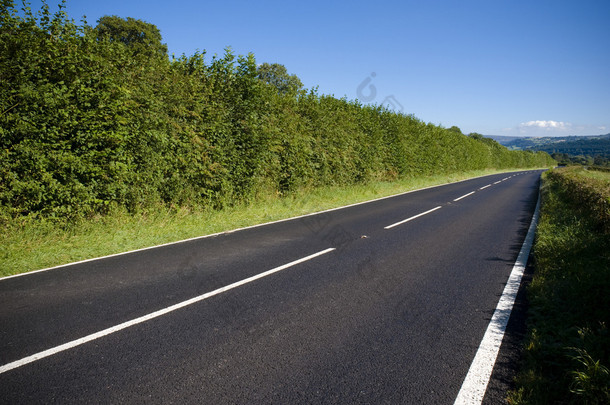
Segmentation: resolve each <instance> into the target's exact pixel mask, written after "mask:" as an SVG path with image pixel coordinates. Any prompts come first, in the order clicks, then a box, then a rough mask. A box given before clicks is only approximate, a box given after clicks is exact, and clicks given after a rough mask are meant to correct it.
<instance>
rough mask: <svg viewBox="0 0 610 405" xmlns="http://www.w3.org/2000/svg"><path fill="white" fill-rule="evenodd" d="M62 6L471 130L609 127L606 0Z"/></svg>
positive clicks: (141, 1) (190, 49)
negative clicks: (279, 67)
mask: <svg viewBox="0 0 610 405" xmlns="http://www.w3.org/2000/svg"><path fill="white" fill-rule="evenodd" d="M56 3H59V0H56V1H53V0H50V1H49V5H50V6H51V8H52V9H53V10H55V9H56V7H55V6H54V5H55V4H56ZM32 4H33V7H34V8H36V7H37V5H38V4H40V0H36V1H33V2H32ZM66 10H67V13H68V15H69V16H70V17H72V18H74V19H75V20H80V19H81V17H82V16H86V19H87V21H88V23H89V24H90V25H95V24H96V21H97V20H98V19H99V18H100V17H101V16H103V15H118V16H121V17H133V18H138V19H141V20H144V21H147V22H149V23H152V24H155V25H156V26H157V27H158V28H159V29H160V30H161V34H162V35H163V41H164V42H165V43H166V44H167V45H168V48H169V52H170V54H171V53H174V54H176V56H179V55H181V54H183V53H184V54H186V55H192V54H193V53H194V52H195V51H197V50H199V51H204V50H205V51H206V52H207V54H208V55H210V56H211V55H213V54H223V53H224V49H225V48H226V47H227V46H230V47H231V48H232V49H233V51H234V52H235V53H237V54H247V53H249V52H252V53H254V55H255V57H256V60H257V62H258V63H263V62H269V63H281V64H283V65H285V66H286V68H287V69H288V71H289V72H291V73H295V74H296V75H297V76H299V77H300V78H301V80H302V82H303V83H304V84H305V86H306V87H308V88H311V87H314V86H319V92H320V93H323V94H333V95H335V96H336V97H343V96H346V97H347V98H348V99H356V98H358V99H360V100H362V101H366V102H368V103H377V104H381V103H385V104H386V105H388V106H390V107H392V108H394V109H395V110H397V111H401V112H403V113H405V114H413V115H415V116H416V117H417V118H419V119H421V120H423V121H425V122H432V123H434V124H440V125H443V126H445V127H450V126H453V125H457V126H458V127H460V128H461V129H462V131H463V132H464V133H469V132H479V133H482V134H485V135H513V136H565V135H597V134H606V133H609V132H610V23H609V21H610V1H607V0H574V1H562V0H554V1H545V0H528V1H521V0H482V1H473V0H460V1H458V0H455V1H449V0H445V1H443V0H420V1H377V2H374V1H336V2H331V1H318V0H312V1H306V2H305V1H301V2H294V3H293V2H288V1H265V0H259V1H235V0H223V1H201V0H174V1H167V0H164V1H159V0H103V1H99V0H67V8H66Z"/></svg>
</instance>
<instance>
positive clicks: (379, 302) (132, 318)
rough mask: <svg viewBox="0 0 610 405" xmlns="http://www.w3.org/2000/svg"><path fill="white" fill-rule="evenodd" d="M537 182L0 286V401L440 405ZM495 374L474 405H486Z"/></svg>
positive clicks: (499, 279)
mask: <svg viewBox="0 0 610 405" xmlns="http://www.w3.org/2000/svg"><path fill="white" fill-rule="evenodd" d="M539 177H540V172H539V171H526V172H516V173H510V174H502V175H493V176H487V177H482V178H477V179H472V180H468V181H464V182H460V183H454V184H450V185H445V186H440V187H434V188H430V189H425V190H421V191H417V192H412V193H407V194H403V195H400V196H395V197H392V198H386V199H382V200H378V201H373V202H369V203H366V204H360V205H356V206H352V207H348V208H344V209H339V210H333V211H329V212H325V213H321V214H318V215H312V216H306V217H302V218H296V219H292V220H288V221H283V222H278V223H274V224H268V225H264V226H259V227H253V228H249V229H244V230H239V231H236V232H228V233H223V234H220V235H216V236H211V237H205V238H200V239H196V240H191V241H186V242H182V243H178V244H172V245H168V246H162V247H158V248H154V249H148V250H143V251H138V252H133V253H129V254H125V255H119V256H114V257H108V258H103V259H100V260H94V261H90V262H86V263H81V264H75V265H71V266H66V267H61V268H56V269H52V270H48V271H42V272H37V273H32V274H27V275H23V276H19V277H12V278H5V279H2V280H0V402H1V403H10V404H18V403H24V404H35V403H45V404H47V403H61V404H66V403H79V404H80V403H164V404H165V403H202V404H267V403H275V404H315V403H324V404H326V403H341V404H353V403H363V404H364V403H367V404H384V403H387V404H411V403H412V404H452V403H453V402H454V401H455V398H456V396H457V394H458V391H459V390H460V387H461V385H462V382H463V381H464V378H465V376H466V374H467V372H468V369H469V367H470V364H471V363H472V361H473V358H474V356H475V353H476V351H477V348H478V346H479V343H480V342H481V339H482V337H483V334H484V333H485V330H486V328H487V325H488V323H489V321H490V318H491V316H492V313H493V312H494V309H495V308H496V305H497V303H498V300H499V297H500V295H501V294H502V291H503V288H504V285H505V284H506V282H507V279H508V276H509V274H510V272H511V269H512V268H513V265H514V264H515V260H516V258H517V254H518V253H519V250H520V248H521V245H522V243H523V240H524V237H525V234H526V233H527V229H528V226H529V224H530V220H531V218H532V214H533V212H534V207H535V205H536V201H537V198H538V182H539ZM189 300H190V301H189ZM500 358H501V359H506V358H510V356H509V357H503V355H502V354H501V355H500ZM501 374H502V373H501V372H497V371H494V378H492V381H491V382H490V386H489V387H488V397H486V401H487V402H489V401H492V402H495V401H497V400H499V398H500V399H501V395H502V393H501V392H500V393H498V389H497V387H498V386H500V387H502V386H503V385H502V383H500V384H499V385H498V384H497V381H494V379H495V380H498V379H500V380H501V379H503V378H505V376H504V377H503V376H501ZM498 375H500V377H498ZM494 384H495V385H494ZM494 387H496V388H494ZM491 391H493V393H491V394H490V392H491ZM489 395H492V397H491V398H492V399H489V398H490V397H489ZM493 395H495V396H493Z"/></svg>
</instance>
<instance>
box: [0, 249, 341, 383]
mask: <svg viewBox="0 0 610 405" xmlns="http://www.w3.org/2000/svg"><path fill="white" fill-rule="evenodd" d="M333 250H335V248H328V249H325V250H322V251H320V252H318V253H314V254H312V255H309V256H307V257H303V258H301V259H298V260H295V261H293V262H290V263H287V264H284V265H282V266H279V267H275V268H273V269H271V270H267V271H265V272H263V273H260V274H257V275H254V276H252V277H248V278H245V279H243V280H241V281H237V282H235V283H233V284H229V285H227V286H224V287H221V288H218V289H216V290H214V291H210V292H208V293H205V294H203V295H199V296H197V297H194V298H191V299H189V300H186V301H183V302H179V303H178V304H174V305H172V306H169V307H167V308H163V309H161V310H158V311H155V312H152V313H150V314H148V315H144V316H141V317H139V318H136V319H132V320H131V321H127V322H123V323H121V324H119V325H116V326H113V327H110V328H107V329H104V330H101V331H99V332H96V333H93V334H91V335H88V336H85V337H82V338H80V339H76V340H73V341H71V342H68V343H64V344H63V345H60V346H56V347H53V348H51V349H48V350H45V351H42V352H39V353H36V354H33V355H31V356H28V357H25V358H23V359H21V360H17V361H14V362H12V363H8V364H5V365H4V366H1V367H0V374H2V373H5V372H7V371H9V370H13V369H15V368H18V367H21V366H24V365H26V364H28V363H32V362H34V361H37V360H40V359H43V358H45V357H49V356H52V355H54V354H57V353H59V352H62V351H64V350H68V349H72V348H74V347H76V346H80V345H82V344H84V343H88V342H91V341H92V340H95V339H99V338H101V337H104V336H107V335H110V334H112V333H115V332H118V331H120V330H122V329H126V328H129V327H130V326H134V325H137V324H139V323H143V322H146V321H149V320H151V319H153V318H157V317H160V316H162V315H165V314H168V313H170V312H173V311H176V310H178V309H181V308H184V307H186V306H189V305H191V304H195V303H197V302H199V301H203V300H205V299H207V298H210V297H213V296H214V295H218V294H220V293H223V292H225V291H229V290H231V289H233V288H236V287H239V286H242V285H244V284H247V283H250V282H252V281H255V280H258V279H259V278H263V277H266V276H268V275H271V274H273V273H277V272H278V271H282V270H285V269H287V268H289V267H292V266H294V265H297V264H299V263H303V262H305V261H308V260H311V259H313V258H315V257H318V256H321V255H323V254H326V253H329V252H332V251H333Z"/></svg>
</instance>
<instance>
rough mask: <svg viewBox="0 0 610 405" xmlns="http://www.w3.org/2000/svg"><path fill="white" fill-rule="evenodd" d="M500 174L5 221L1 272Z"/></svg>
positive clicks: (0, 249) (0, 238)
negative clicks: (210, 206)
mask: <svg viewBox="0 0 610 405" xmlns="http://www.w3.org/2000/svg"><path fill="white" fill-rule="evenodd" d="M499 172H500V171H492V170H485V171H471V172H465V173H458V174H452V175H438V176H430V177H421V178H408V179H402V180H399V181H394V182H375V183H370V184H366V185H354V186H351V187H321V188H316V189H313V190H302V191H301V192H298V193H294V194H292V195H289V196H284V197H278V196H274V195H271V196H266V197H263V198H260V199H259V200H258V201H256V202H255V203H251V204H248V205H238V206H235V207H231V208H225V209H223V210H219V211H214V210H203V209H202V210H192V209H186V208H178V209H168V208H166V207H160V208H157V209H148V210H144V211H142V212H140V213H138V214H128V213H126V212H123V211H118V212H113V213H111V214H109V215H106V216H104V217H96V218H93V219H90V220H87V221H79V222H77V223H57V222H51V221H44V220H39V219H32V218H22V219H20V220H16V221H13V222H10V223H8V224H7V226H6V229H5V230H4V232H2V234H1V235H0V276H8V275H13V274H19V273H24V272H28V271H32V270H36V269H41V268H47V267H52V266H57V265H60V264H65V263H70V262H74V261H79V260H84V259H88V258H94V257H99V256H105V255H109V254H114V253H119V252H125V251H129V250H134V249H140V248H143V247H147V246H154V245H158V244H163V243H168V242H172V241H178V240H182V239H188V238H192V237H197V236H201V235H208V234H211V233H216V232H222V231H227V230H231V229H236V228H240V227H245V226H250V225H255V224H260V223H265V222H270V221H275V220H279V219H284V218H290V217H293V216H298V215H303V214H308V213H312V212H317V211H322V210H325V209H330V208H335V207H339V206H343V205H347V204H353V203H357V202H361V201H367V200H371V199H374V198H380V197H385V196H389V195H393V194H397V193H401V192H405V191H409V190H415V189H419V188H423V187H428V186H434V185H439V184H445V183H451V182H455V181H459V180H464V179H467V178H471V177H477V176H483V175H488V174H493V173H499Z"/></svg>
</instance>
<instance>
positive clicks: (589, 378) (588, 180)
mask: <svg viewBox="0 0 610 405" xmlns="http://www.w3.org/2000/svg"><path fill="white" fill-rule="evenodd" d="M533 255H534V260H535V273H534V278H533V280H532V283H531V285H530V286H529V288H528V299H529V313H528V336H527V338H526V342H525V353H524V360H523V368H522V371H521V372H520V374H519V376H518V377H517V389H516V390H515V391H514V392H512V393H511V395H510V397H509V402H510V403H511V404H551V403H566V404H568V403H575V404H609V403H610V372H609V367H610V331H609V330H608V327H609V325H610V173H609V172H604V171H595V170H586V169H584V168H582V167H568V168H561V169H555V170H551V171H549V172H547V173H545V174H544V175H543V186H542V211H541V217H540V222H539V224H538V230H537V236H536V242H535V245H534V248H533Z"/></svg>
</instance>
